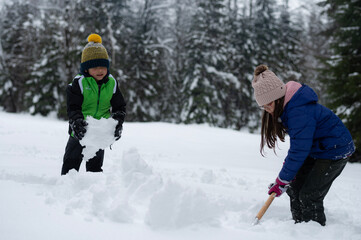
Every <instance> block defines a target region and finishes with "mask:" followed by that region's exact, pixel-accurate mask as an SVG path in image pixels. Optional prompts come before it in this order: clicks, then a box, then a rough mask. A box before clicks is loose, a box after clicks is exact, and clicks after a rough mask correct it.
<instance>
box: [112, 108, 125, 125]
mask: <svg viewBox="0 0 361 240" xmlns="http://www.w3.org/2000/svg"><path fill="white" fill-rule="evenodd" d="M125 115H126V113H125V112H124V111H118V112H114V113H112V118H113V119H115V120H117V121H118V122H119V123H120V124H123V122H124V119H125Z"/></svg>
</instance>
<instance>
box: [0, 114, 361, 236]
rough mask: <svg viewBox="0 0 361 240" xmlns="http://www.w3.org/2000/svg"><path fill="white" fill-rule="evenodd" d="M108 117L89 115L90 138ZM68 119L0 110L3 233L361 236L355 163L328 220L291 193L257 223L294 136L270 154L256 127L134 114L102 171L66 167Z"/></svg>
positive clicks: (340, 183)
mask: <svg viewBox="0 0 361 240" xmlns="http://www.w3.org/2000/svg"><path fill="white" fill-rule="evenodd" d="M105 122H106V121H104V124H105ZM102 124H103V120H101V121H98V122H96V124H95V122H94V125H93V123H92V121H90V122H89V132H88V137H89V138H90V136H91V135H93V134H92V133H91V129H92V128H93V126H97V127H100V126H101V125H102ZM105 125H106V124H105ZM108 125H109V130H110V128H111V127H110V125H111V123H108ZM67 127H68V126H67V123H66V122H64V121H59V120H56V119H54V118H43V117H38V116H35V117H34V116H29V115H23V114H9V113H3V112H0V136H1V137H0V156H1V159H0V189H1V197H0V216H1V218H0V219H1V222H0V236H1V237H0V238H1V239H4V240H5V239H6V240H23V239H38V240H41V239H44V240H45V239H52V240H57V239H59V240H60V239H62V240H64V239H67V240H73V239H74V240H79V239H87V240H93V239H131V240H134V239H139V240H141V239H142V240H143V239H149V240H153V239H154V240H155V239H157V240H158V239H160V240H163V239H164V240H165V239H167V240H169V239H172V240H174V239H175V240H177V239H187V240H189V239H197V240H203V239H204V240H213V239H219V240H223V239H227V240H233V239H252V240H254V239H256V240H257V239H259V240H261V239H262V240H264V239H277V240H283V239H284V240H286V239H287V240H289V239H294V240H304V239H327V240H333V239H335V240H336V239H350V240H360V239H361V228H360V225H359V223H360V221H361V208H360V202H361V186H360V179H361V176H360V171H361V165H360V164H350V163H349V164H347V165H346V168H345V170H344V172H343V173H342V174H341V176H340V177H339V178H338V179H337V180H336V181H335V182H334V184H333V186H332V187H331V189H330V192H329V194H328V195H327V196H326V199H325V212H326V216H327V225H326V226H325V227H321V226H320V225H319V224H318V223H315V222H309V223H301V224H294V223H293V221H292V220H291V214H290V211H289V199H288V196H287V195H285V194H284V195H282V196H281V197H279V198H276V199H275V200H274V201H273V203H272V205H271V206H270V208H269V209H268V211H267V212H266V214H265V215H264V217H263V218H262V220H261V222H260V224H259V225H256V226H253V225H252V223H253V221H254V218H255V215H256V214H257V212H258V211H259V209H260V208H261V207H262V205H263V204H264V202H265V201H266V199H267V198H268V195H267V186H268V184H269V183H270V182H273V181H274V179H275V177H276V176H277V174H278V171H279V170H280V168H281V165H282V162H283V159H284V157H285V156H286V154H287V150H288V143H281V144H280V146H279V147H280V149H279V150H278V151H277V156H275V155H274V154H273V152H272V151H268V154H267V157H266V158H263V157H261V156H260V154H259V140H260V136H259V135H257V134H249V133H246V132H237V131H233V130H226V129H217V128H211V127H208V126H205V125H187V126H185V125H175V124H167V123H125V124H124V131H123V136H122V138H121V139H120V140H119V141H117V142H116V143H114V144H113V147H112V148H113V150H110V149H109V148H106V149H105V159H104V166H103V169H104V172H103V173H90V172H85V170H84V168H83V169H80V171H79V172H76V171H75V170H71V171H70V172H69V174H67V175H65V176H60V169H61V165H62V157H63V154H64V148H65V145H66V142H67V139H68V135H67ZM103 127H104V126H103ZM102 129H103V128H102ZM103 134H104V135H108V134H110V133H98V134H96V136H97V138H99V139H103V137H105V138H104V139H108V137H107V136H103ZM93 136H95V135H93ZM109 139H110V138H109ZM84 140H86V139H84ZM90 143H91V144H93V145H94V146H95V140H94V139H91V140H90ZM86 144H87V143H86ZM107 145H108V143H106V144H105V145H104V146H107ZM87 146H88V145H87ZM96 147H97V148H99V147H100V145H96ZM84 164H85V163H84V162H83V164H82V165H84Z"/></svg>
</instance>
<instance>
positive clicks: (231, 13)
mask: <svg viewBox="0 0 361 240" xmlns="http://www.w3.org/2000/svg"><path fill="white" fill-rule="evenodd" d="M227 2H228V4H227V14H226V17H225V19H226V20H225V29H226V31H225V33H226V36H225V37H226V48H227V51H226V56H227V61H226V64H227V68H228V69H229V70H228V71H229V72H230V73H232V74H233V75H234V76H235V77H236V78H237V79H238V81H239V83H240V84H239V86H238V87H237V88H235V87H232V88H231V89H230V92H229V95H230V96H229V99H230V102H231V103H232V104H230V105H229V106H230V107H231V109H229V112H230V113H231V114H229V115H228V118H227V121H228V124H227V125H228V127H232V128H234V129H240V128H242V127H244V126H248V127H254V126H251V125H249V124H250V123H251V122H252V123H254V122H256V121H254V120H256V119H255V118H257V117H258V115H259V114H255V113H258V112H259V110H258V107H256V104H255V103H254V101H253V90H252V87H251V81H252V79H253V62H254V58H253V57H254V52H253V43H252V41H251V38H252V21H251V17H250V16H249V11H247V10H248V9H247V6H245V5H243V6H238V4H239V3H238V1H236V0H228V1H227ZM251 119H252V121H250V120H251Z"/></svg>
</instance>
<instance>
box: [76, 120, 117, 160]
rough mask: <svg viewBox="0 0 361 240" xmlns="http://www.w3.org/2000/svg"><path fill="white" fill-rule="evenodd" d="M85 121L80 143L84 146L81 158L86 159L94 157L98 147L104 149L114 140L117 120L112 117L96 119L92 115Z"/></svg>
mask: <svg viewBox="0 0 361 240" xmlns="http://www.w3.org/2000/svg"><path fill="white" fill-rule="evenodd" d="M86 121H87V123H88V125H87V126H86V127H85V128H86V129H87V132H86V134H85V136H84V138H83V139H82V140H81V141H80V144H81V145H82V146H85V148H84V149H83V155H84V157H83V159H84V160H86V161H87V160H89V159H91V158H92V157H94V156H95V154H96V152H97V151H98V150H99V149H105V148H107V147H109V146H111V145H112V144H113V143H114V142H115V137H114V132H115V126H116V125H117V123H118V121H116V120H114V119H112V118H109V119H105V118H102V119H100V120H97V119H95V118H93V117H87V119H86Z"/></svg>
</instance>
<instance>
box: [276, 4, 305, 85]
mask: <svg viewBox="0 0 361 240" xmlns="http://www.w3.org/2000/svg"><path fill="white" fill-rule="evenodd" d="M301 33H302V30H301V26H300V25H299V24H294V23H293V22H292V20H291V16H290V13H289V10H288V0H284V3H283V4H282V5H281V13H280V17H279V19H278V27H277V38H276V39H275V41H276V43H275V54H276V55H275V57H276V60H277V62H276V63H275V65H274V66H272V68H273V69H274V70H275V71H277V75H279V77H281V78H282V79H283V81H284V82H288V81H291V80H294V81H299V80H300V76H301V75H300V74H299V68H300V66H301V64H302V63H303V62H302V61H303V60H302V57H301V52H302V51H301V43H300V39H302V38H301V36H302V35H301Z"/></svg>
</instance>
